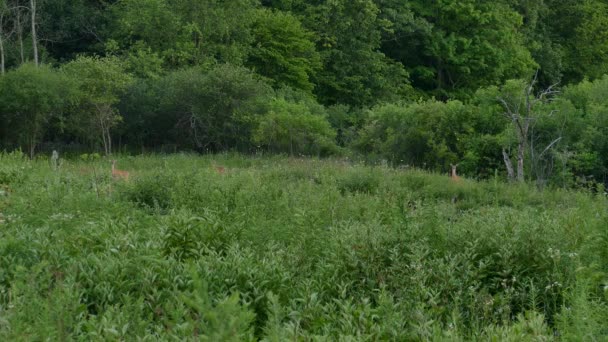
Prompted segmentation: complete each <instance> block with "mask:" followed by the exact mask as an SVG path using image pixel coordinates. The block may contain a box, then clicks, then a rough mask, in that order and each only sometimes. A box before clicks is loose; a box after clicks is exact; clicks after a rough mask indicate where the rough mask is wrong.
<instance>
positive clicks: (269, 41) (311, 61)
mask: <svg viewBox="0 0 608 342" xmlns="http://www.w3.org/2000/svg"><path fill="white" fill-rule="evenodd" d="M252 35H253V37H254V43H253V48H252V50H251V54H250V56H249V60H248V63H247V65H248V66H249V67H251V68H252V69H254V70H255V71H256V72H258V73H260V74H261V75H264V76H266V77H269V78H271V79H273V80H274V81H275V82H276V83H277V84H279V85H280V84H284V85H288V86H291V87H294V88H298V89H302V90H304V91H306V92H309V93H312V91H313V88H314V85H313V84H312V82H311V78H312V77H313V76H314V74H315V73H316V72H317V71H318V70H319V69H320V68H321V59H320V56H319V53H318V52H317V51H316V50H315V44H314V42H313V35H312V34H311V33H310V32H308V31H307V30H305V29H304V28H303V27H302V25H301V24H300V21H299V20H298V19H297V18H296V17H295V16H293V15H291V14H288V13H284V12H280V11H270V10H260V11H259V12H258V15H257V16H256V20H255V22H254V23H253V28H252Z"/></svg>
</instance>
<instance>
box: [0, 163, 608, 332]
mask: <svg viewBox="0 0 608 342" xmlns="http://www.w3.org/2000/svg"><path fill="white" fill-rule="evenodd" d="M0 165H1V166H0V189H2V195H1V196H0V340H4V341H14V340H46V339H51V340H72V339H74V340H137V339H141V340H159V339H160V340H209V341H220V340H222V341H230V340H234V341H241V340H266V341H283V340H301V341H308V340H358V341H359V340H361V341H376V340H399V341H403V340H437V341H459V340H483V341H487V340H491V341H549V340H589V341H601V340H606V339H608V326H607V325H606V322H608V224H607V223H606V222H608V210H607V208H608V207H607V204H608V202H607V201H606V199H605V198H602V197H598V196H597V195H593V194H586V193H581V192H571V191H565V190H559V189H556V190H545V191H543V192H540V191H537V190H534V189H532V188H531V187H529V186H526V185H508V184H504V183H502V182H499V181H496V180H492V181H487V182H481V183H478V182H473V181H468V180H464V181H462V182H458V183H455V182H452V181H451V180H450V179H449V178H448V177H446V176H443V175H435V174H428V173H425V172H422V171H418V170H395V169H390V168H386V167H368V166H360V165H350V164H347V163H343V162H341V161H331V160H327V161H320V160H301V159H287V158H277V157H272V158H266V157H264V158H262V157H257V158H255V157H240V156H234V155H220V156H208V157H199V156H190V155H172V156H141V157H124V158H119V161H118V165H119V167H120V169H123V170H128V171H129V172H130V173H131V178H130V180H129V181H114V180H112V178H111V177H110V172H109V169H110V168H109V166H110V164H109V162H108V161H106V160H89V159H80V160H74V161H63V162H62V163H61V165H60V167H59V169H58V170H56V171H54V170H52V169H51V167H50V166H49V163H48V161H47V160H45V159H39V160H36V161H29V160H27V159H26V158H24V157H23V156H21V155H20V154H17V153H16V154H10V155H9V154H4V155H0ZM216 166H222V167H224V172H218V171H217V169H216Z"/></svg>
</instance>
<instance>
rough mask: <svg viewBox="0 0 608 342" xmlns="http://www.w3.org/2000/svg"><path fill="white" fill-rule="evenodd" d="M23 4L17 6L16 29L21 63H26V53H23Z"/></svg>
mask: <svg viewBox="0 0 608 342" xmlns="http://www.w3.org/2000/svg"><path fill="white" fill-rule="evenodd" d="M21 9H22V7H21V6H16V7H15V12H16V13H15V29H16V30H17V40H18V41H19V56H20V57H21V64H23V63H25V54H24V53H23V24H22V23H21Z"/></svg>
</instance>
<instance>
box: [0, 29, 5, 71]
mask: <svg viewBox="0 0 608 342" xmlns="http://www.w3.org/2000/svg"><path fill="white" fill-rule="evenodd" d="M0 30H2V22H0ZM0 74H2V75H4V42H3V41H2V32H0Z"/></svg>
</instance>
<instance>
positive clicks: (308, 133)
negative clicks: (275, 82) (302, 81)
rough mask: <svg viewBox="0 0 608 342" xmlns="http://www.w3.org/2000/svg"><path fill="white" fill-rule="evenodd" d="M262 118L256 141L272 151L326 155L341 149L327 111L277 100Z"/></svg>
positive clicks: (301, 103) (300, 103)
mask: <svg viewBox="0 0 608 342" xmlns="http://www.w3.org/2000/svg"><path fill="white" fill-rule="evenodd" d="M269 110H270V111H269V113H268V114H266V115H265V116H264V117H262V119H261V120H260V123H259V126H258V128H257V130H256V132H255V141H256V142H257V143H258V144H262V145H264V146H265V147H266V148H268V149H269V150H270V151H273V152H283V153H289V154H291V155H294V154H295V155H301V154H303V155H320V156H326V155H329V154H334V153H336V152H337V151H338V147H337V146H336V143H335V137H336V133H335V131H334V130H333V129H332V128H331V126H330V124H329V122H328V121H327V119H326V118H325V116H324V114H325V113H324V112H320V113H319V112H317V113H315V112H312V110H314V108H310V107H309V106H307V104H306V103H304V102H299V103H292V102H288V101H287V100H284V99H275V100H273V101H272V102H271V103H270V109H269Z"/></svg>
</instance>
